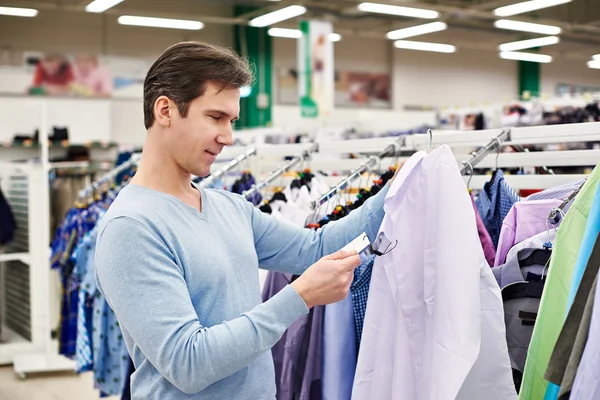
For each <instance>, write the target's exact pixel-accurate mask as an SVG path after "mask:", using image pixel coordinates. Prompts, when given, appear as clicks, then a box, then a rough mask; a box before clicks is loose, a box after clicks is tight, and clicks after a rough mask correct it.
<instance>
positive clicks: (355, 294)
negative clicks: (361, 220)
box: [350, 254, 375, 349]
mask: <svg viewBox="0 0 600 400" xmlns="http://www.w3.org/2000/svg"><path fill="white" fill-rule="evenodd" d="M360 258H361V260H362V263H361V264H360V265H359V266H358V268H356V269H355V270H354V280H353V281H352V285H350V293H351V294H352V308H353V309H354V329H355V332H356V344H357V349H358V348H359V347H360V340H361V338H362V332H363V326H364V321H365V313H366V312H367V300H368V299H369V286H370V284H371V275H372V272H373V264H374V263H375V256H374V255H371V256H365V255H362V254H361V256H360Z"/></svg>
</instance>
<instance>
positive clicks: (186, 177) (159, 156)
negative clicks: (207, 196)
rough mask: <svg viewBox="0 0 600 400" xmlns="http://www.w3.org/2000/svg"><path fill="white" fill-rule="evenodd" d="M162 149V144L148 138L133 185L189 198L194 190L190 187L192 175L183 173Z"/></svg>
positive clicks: (132, 181)
mask: <svg viewBox="0 0 600 400" xmlns="http://www.w3.org/2000/svg"><path fill="white" fill-rule="evenodd" d="M161 148H162V146H161V145H160V143H156V142H154V141H152V140H151V138H148V140H147V141H146V143H145V145H144V150H143V152H142V160H141V161H140V164H139V166H138V170H137V172H136V174H135V176H134V178H133V179H132V180H131V183H132V184H135V185H140V186H144V187H147V188H149V189H153V190H157V191H159V192H163V193H168V194H171V195H173V196H176V197H179V198H185V197H187V196H189V195H190V193H191V191H192V190H193V188H192V186H191V185H190V182H191V175H190V174H189V173H186V172H185V171H183V170H182V169H181V168H180V167H179V165H177V163H175V161H174V160H173V159H172V158H171V157H170V156H169V155H168V154H166V153H165V151H164V150H161Z"/></svg>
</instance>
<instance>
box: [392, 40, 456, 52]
mask: <svg viewBox="0 0 600 400" xmlns="http://www.w3.org/2000/svg"><path fill="white" fill-rule="evenodd" d="M394 46H396V48H398V49H406V50H421V51H435V52H438V53H454V52H455V51H456V47H454V46H452V45H451V44H441V43H428V42H412V41H409V40H397V41H395V42H394Z"/></svg>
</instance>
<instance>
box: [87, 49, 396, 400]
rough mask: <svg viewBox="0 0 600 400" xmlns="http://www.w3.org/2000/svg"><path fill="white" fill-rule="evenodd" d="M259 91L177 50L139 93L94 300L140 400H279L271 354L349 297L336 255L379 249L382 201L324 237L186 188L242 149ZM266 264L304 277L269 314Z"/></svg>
mask: <svg viewBox="0 0 600 400" xmlns="http://www.w3.org/2000/svg"><path fill="white" fill-rule="evenodd" d="M250 83H251V73H250V70H249V67H248V64H247V63H246V62H245V61H243V60H242V59H240V58H239V57H238V56H237V55H236V54H235V53H233V52H231V51H229V50H226V49H222V48H218V47H215V46H211V45H207V44H203V43H196V42H186V43H180V44H177V45H175V46H173V47H171V48H169V49H168V50H167V51H166V52H165V53H164V54H163V55H161V56H160V57H159V58H158V60H157V61H156V62H155V63H154V65H153V66H152V67H151V68H150V70H149V72H148V75H147V77H146V80H145V82H144V121H145V125H146V128H147V130H148V136H147V139H146V143H145V145H144V151H143V155H142V161H141V163H140V165H139V168H138V172H137V174H136V175H135V177H134V178H133V180H132V182H131V183H130V184H129V185H128V186H127V187H125V188H124V189H123V190H122V191H121V192H120V194H119V196H118V197H117V199H116V200H115V201H114V203H113V205H112V206H111V208H110V209H109V210H108V212H107V213H106V215H105V216H104V218H103V220H102V222H101V225H100V227H99V229H100V230H99V236H98V242H97V247H96V278H97V282H98V287H99V289H100V290H101V292H102V293H103V294H104V296H105V297H106V299H107V301H108V303H109V304H110V306H111V308H112V309H113V310H114V311H115V313H116V316H117V318H118V320H119V324H120V327H121V329H122V331H123V335H124V338H125V341H126V345H127V349H128V351H129V353H130V354H131V356H132V359H133V361H134V364H135V367H136V372H135V374H134V375H133V377H132V384H131V390H132V398H133V399H144V400H146V399H161V400H162V399H169V400H174V399H175V400H176V399H219V400H223V399H232V400H233V399H252V400H261V399H269V400H271V399H274V398H275V382H274V370H273V361H272V359H271V354H270V352H269V351H268V350H269V349H270V348H271V347H272V346H273V345H274V344H275V343H276V342H277V341H278V340H279V338H280V337H281V335H282V334H283V333H284V331H285V330H286V329H287V328H288V327H289V326H290V325H291V324H292V322H293V321H295V320H296V319H297V318H299V317H300V316H302V315H304V314H306V313H308V310H309V308H310V307H313V306H315V305H325V304H330V303H333V302H336V301H340V300H342V299H344V298H345V297H346V295H347V294H348V290H349V286H350V284H351V282H352V279H353V270H354V268H356V267H357V266H358V265H359V264H360V259H359V257H358V256H357V255H356V253H355V252H343V251H339V249H341V248H342V247H343V246H345V245H346V244H347V243H349V242H350V241H351V240H353V239H354V238H355V237H357V236H358V235H359V234H361V233H362V232H366V233H367V234H368V235H369V237H370V238H371V240H373V239H374V237H375V235H376V234H377V231H378V229H379V226H380V224H381V221H382V219H383V214H384V212H383V202H384V198H385V194H386V193H387V188H386V189H384V190H382V191H381V193H380V194H378V195H377V196H374V197H373V198H372V199H370V200H368V201H367V202H365V204H364V205H363V206H362V207H361V208H360V209H359V210H357V211H354V212H352V213H351V214H350V215H349V216H347V217H346V218H345V219H344V220H341V221H340V222H336V223H331V224H328V225H327V226H326V227H324V228H323V229H321V230H319V231H316V232H315V231H311V230H309V229H299V228H297V227H295V226H293V225H291V224H287V223H283V222H281V221H278V220H276V219H275V218H273V217H272V216H270V215H266V214H263V213H261V212H260V211H258V210H257V209H255V208H254V207H253V206H252V204H250V203H249V202H248V201H246V200H245V199H244V198H242V197H241V196H239V195H235V194H232V193H229V192H226V191H222V190H205V189H201V188H197V187H195V186H193V185H191V184H190V180H191V175H198V176H207V175H208V174H209V171H210V166H211V164H212V163H213V162H214V161H215V159H216V158H217V156H218V155H219V153H220V152H221V151H222V150H223V148H224V147H225V146H228V145H232V144H233V138H232V124H233V122H234V121H235V120H236V119H237V118H238V113H239V98H240V93H239V88H240V87H241V86H244V85H248V84H250ZM331 253H333V254H331ZM327 254H331V255H328V256H326V255H327ZM321 257H322V258H321ZM259 265H260V267H262V268H265V269H273V270H277V271H283V272H289V273H294V274H297V275H300V274H301V276H300V277H299V278H298V279H297V280H296V281H294V282H293V283H292V284H291V285H289V286H287V287H286V288H284V289H283V290H282V291H281V292H280V293H278V294H277V295H275V296H274V297H273V298H271V299H270V300H268V301H267V302H265V303H262V302H261V296H260V289H259V281H258V267H259Z"/></svg>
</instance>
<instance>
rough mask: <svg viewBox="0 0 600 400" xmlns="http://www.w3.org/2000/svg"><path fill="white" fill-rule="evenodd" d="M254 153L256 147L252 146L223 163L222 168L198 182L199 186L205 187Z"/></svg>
mask: <svg viewBox="0 0 600 400" xmlns="http://www.w3.org/2000/svg"><path fill="white" fill-rule="evenodd" d="M255 154H256V147H253V148H251V149H250V150H248V151H246V152H245V153H244V154H241V155H239V156H238V157H236V158H234V159H233V160H231V161H230V162H229V163H228V164H227V165H225V166H224V167H223V168H221V169H219V170H218V171H216V172H215V173H214V174H211V175H210V176H209V177H207V178H206V179H203V180H202V181H201V182H200V187H207V186H208V185H210V184H211V183H212V182H214V181H215V180H216V179H219V178H220V177H222V176H223V175H225V174H226V173H227V172H229V171H231V170H232V169H234V168H235V167H237V166H238V165H239V164H240V163H241V162H242V161H244V160H246V159H248V158H250V157H252V156H253V155H255Z"/></svg>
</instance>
